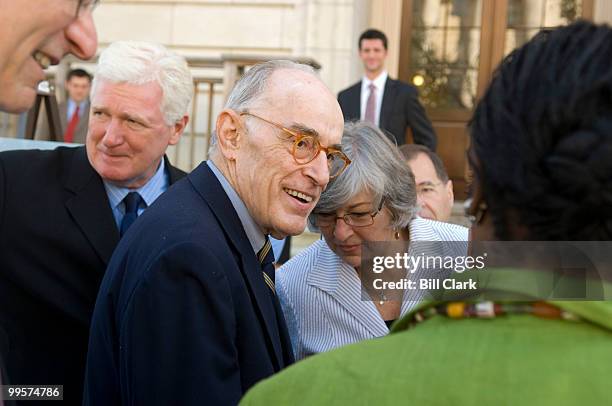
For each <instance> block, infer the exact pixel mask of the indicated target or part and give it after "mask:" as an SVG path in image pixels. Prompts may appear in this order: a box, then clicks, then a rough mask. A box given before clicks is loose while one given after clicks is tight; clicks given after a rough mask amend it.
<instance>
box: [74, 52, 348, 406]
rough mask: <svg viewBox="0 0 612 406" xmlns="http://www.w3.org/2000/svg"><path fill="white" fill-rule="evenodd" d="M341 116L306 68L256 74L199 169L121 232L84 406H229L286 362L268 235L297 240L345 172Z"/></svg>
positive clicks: (235, 93)
mask: <svg viewBox="0 0 612 406" xmlns="http://www.w3.org/2000/svg"><path fill="white" fill-rule="evenodd" d="M342 128H343V117H342V113H341V111H340V107H339V105H338V103H337V102H336V100H335V98H334V96H333V94H332V93H331V92H330V91H329V89H327V87H325V85H324V84H323V83H322V82H321V81H320V79H318V78H317V77H316V76H315V74H314V72H313V71H312V69H311V68H309V67H307V66H304V65H300V64H295V63H292V62H288V61H272V62H267V63H264V64H260V65H256V66H254V67H253V68H251V69H250V70H249V71H248V72H247V73H246V74H245V76H244V77H243V78H242V79H241V80H240V81H239V82H238V83H237V84H236V86H235V87H234V89H233V90H232V92H231V94H230V97H229V99H228V101H227V103H226V106H225V109H224V110H223V111H222V112H221V113H220V114H219V116H218V117H217V122H216V129H215V135H214V137H213V146H212V148H211V153H210V156H211V159H210V160H209V161H207V162H204V163H202V164H201V165H200V166H199V167H198V168H196V169H195V170H194V171H193V172H192V173H191V174H190V175H188V177H187V178H186V179H185V180H184V181H182V182H179V183H177V185H176V186H175V187H173V188H172V189H171V190H169V191H168V192H167V194H165V195H164V196H162V197H161V198H160V199H159V200H158V201H157V202H156V204H155V205H154V206H153V207H151V208H150V209H149V210H148V211H147V212H145V213H144V215H143V216H142V217H141V218H140V219H139V220H138V221H137V222H136V223H134V225H133V227H132V228H131V229H130V230H129V231H128V233H127V234H126V235H125V237H124V238H123V239H122V241H121V243H120V244H119V247H118V248H117V250H116V251H115V253H114V254H113V258H112V259H111V262H110V264H109V268H108V270H107V272H106V275H105V277H104V281H103V282H102V287H101V290H100V293H99V296H98V301H97V303H96V308H95V311H94V316H93V322H92V328H91V337H90V346H89V354H88V365H87V374H86V384H85V385H86V389H85V404H86V405H120V404H130V405H171V404H176V405H201V404H212V405H235V404H237V403H238V401H239V399H240V398H241V396H242V395H243V394H244V392H245V391H246V390H247V389H248V388H250V387H251V386H252V385H254V384H255V383H256V382H258V381H260V380H261V379H264V378H266V377H268V376H270V375H272V374H273V373H275V372H278V371H279V370H281V369H282V368H284V367H286V366H287V365H289V364H291V363H292V362H293V354H292V349H291V345H290V340H289V336H288V333H287V329H286V326H285V321H284V319H283V315H282V311H281V309H280V305H279V303H278V299H277V297H276V292H275V285H274V266H273V264H272V261H271V259H272V252H271V250H270V243H269V240H268V236H269V235H271V236H273V237H275V238H283V237H285V236H287V235H296V234H299V233H301V232H302V231H303V230H304V228H305V226H306V218H307V217H308V215H309V214H310V212H311V211H312V209H313V208H314V206H315V205H316V203H317V201H318V200H319V196H320V195H321V192H322V191H323V190H324V189H325V187H326V186H327V183H328V181H329V179H330V178H332V177H335V176H337V175H338V174H339V173H341V172H342V171H343V170H344V168H345V167H346V166H347V165H348V164H349V162H350V161H349V160H348V158H346V157H345V156H344V154H343V153H342V152H341V150H340V146H339V143H340V139H341V137H342Z"/></svg>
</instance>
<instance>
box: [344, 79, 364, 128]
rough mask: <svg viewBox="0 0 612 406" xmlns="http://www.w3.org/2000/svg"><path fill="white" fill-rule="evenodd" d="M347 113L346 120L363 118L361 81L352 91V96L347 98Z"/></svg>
mask: <svg viewBox="0 0 612 406" xmlns="http://www.w3.org/2000/svg"><path fill="white" fill-rule="evenodd" d="M347 104H348V105H347V112H348V114H347V115H346V116H347V117H345V119H350V118H353V117H354V118H355V119H356V120H359V118H360V117H361V81H359V83H357V84H356V85H354V86H353V87H352V88H351V89H350V96H349V97H348V98H347Z"/></svg>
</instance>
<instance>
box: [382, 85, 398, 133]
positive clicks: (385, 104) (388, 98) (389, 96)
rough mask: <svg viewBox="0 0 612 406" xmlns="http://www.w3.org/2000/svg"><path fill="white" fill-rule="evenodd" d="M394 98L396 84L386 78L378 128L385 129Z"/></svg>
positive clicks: (391, 111)
mask: <svg viewBox="0 0 612 406" xmlns="http://www.w3.org/2000/svg"><path fill="white" fill-rule="evenodd" d="M396 96H397V82H396V81H395V80H393V79H391V78H389V77H388V78H387V80H386V81H385V93H384V94H383V100H382V105H381V107H380V120H379V121H380V125H379V127H380V128H385V127H386V125H387V123H388V122H389V120H390V119H391V114H392V113H393V106H394V104H395V97H396Z"/></svg>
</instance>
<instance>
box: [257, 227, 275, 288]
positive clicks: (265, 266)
mask: <svg viewBox="0 0 612 406" xmlns="http://www.w3.org/2000/svg"><path fill="white" fill-rule="evenodd" d="M257 259H259V263H260V264H261V269H262V271H263V277H264V281H265V282H266V285H268V287H269V288H270V290H271V291H272V293H275V289H274V253H273V252H272V244H271V243H270V239H269V238H267V237H266V243H265V244H264V246H263V247H262V248H261V249H260V250H259V252H258V253H257Z"/></svg>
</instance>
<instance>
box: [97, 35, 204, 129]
mask: <svg viewBox="0 0 612 406" xmlns="http://www.w3.org/2000/svg"><path fill="white" fill-rule="evenodd" d="M100 81H104V82H110V83H127V84H131V85H143V84H145V83H150V82H155V83H157V84H158V85H159V86H160V88H161V90H162V101H161V106H160V111H161V112H162V114H163V115H164V120H165V121H166V124H168V125H173V124H174V123H176V122H177V121H179V120H180V119H181V118H182V117H183V116H184V115H185V114H187V109H188V107H189V102H190V101H191V98H192V96H193V79H192V77H191V72H190V71H189V67H188V66H187V61H186V60H185V58H183V57H182V56H179V55H177V54H175V53H174V52H171V51H169V50H168V49H167V48H166V47H164V46H163V45H160V44H155V43H151V42H140V41H117V42H113V43H112V44H110V45H109V47H108V48H106V49H105V50H104V51H103V52H102V53H101V54H100V58H99V61H98V68H97V70H96V74H95V75H94V79H93V82H92V88H91V94H92V97H93V96H94V95H95V94H96V90H97V87H98V84H99V82H100Z"/></svg>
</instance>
